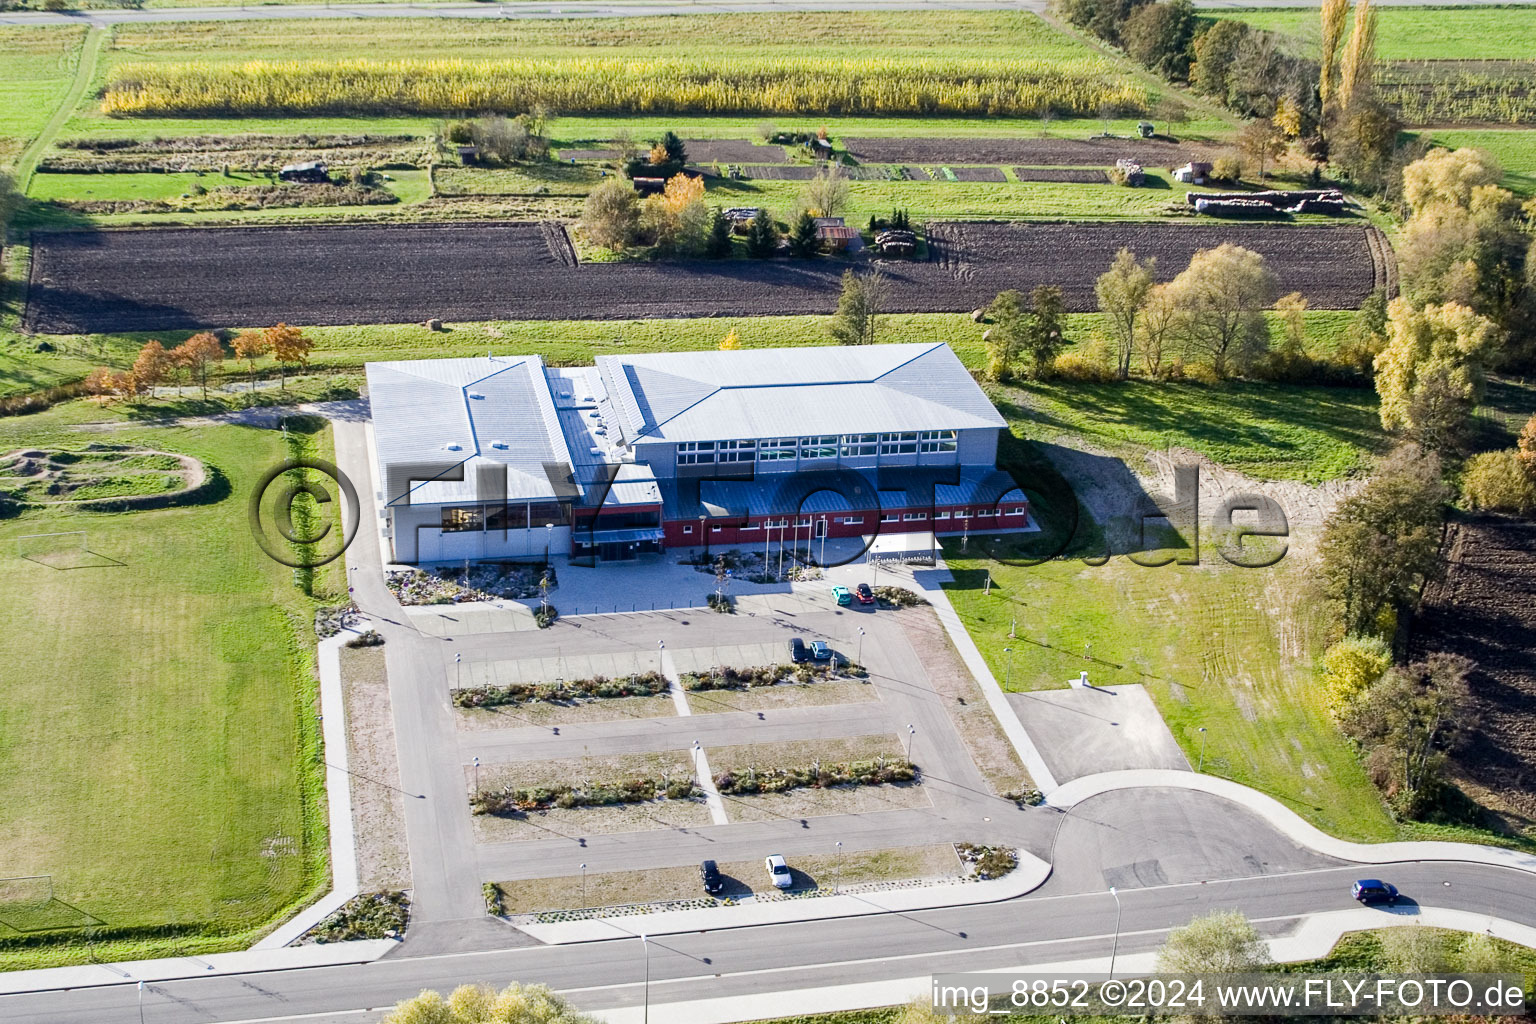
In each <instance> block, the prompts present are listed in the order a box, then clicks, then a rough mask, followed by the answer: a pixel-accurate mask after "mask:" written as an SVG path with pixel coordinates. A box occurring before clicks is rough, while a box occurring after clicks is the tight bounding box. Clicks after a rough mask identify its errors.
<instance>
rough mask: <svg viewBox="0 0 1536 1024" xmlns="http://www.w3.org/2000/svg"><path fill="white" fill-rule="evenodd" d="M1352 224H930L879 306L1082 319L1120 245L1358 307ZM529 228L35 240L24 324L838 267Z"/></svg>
mask: <svg viewBox="0 0 1536 1024" xmlns="http://www.w3.org/2000/svg"><path fill="white" fill-rule="evenodd" d="M1366 231H1367V229H1364V228H1360V227H1352V226H1351V227H1322V226H1317V227H1312V226H1307V227H1281V226H1261V225H1223V224H1156V223H1146V224H1135V223H1121V224H991V223H987V224H978V223H963V224H962V223H950V224H935V225H931V226H930V238H929V247H930V250H931V251H932V253H933V255H934V258H933V259H930V260H928V261H922V262H912V263H907V262H893V263H886V264H883V269H884V270H885V272H886V273H887V274H888V275H889V276H890V278H891V284H892V302H891V305H892V310H893V311H901V312H950V311H963V310H969V309H972V308H975V307H977V306H981V305H985V304H986V303H987V302H989V301H990V300H991V299H992V297H993V296H995V295H996V294H997V293H998V292H999V291H1002V290H1004V289H1007V288H1020V289H1028V288H1030V287H1033V286H1034V285H1036V284H1060V285H1062V286H1063V287H1064V288H1065V290H1066V293H1067V301H1068V304H1069V306H1070V307H1071V308H1072V309H1077V310H1083V309H1091V308H1093V302H1094V299H1093V282H1094V279H1095V278H1096V277H1097V276H1098V275H1099V274H1100V273H1102V272H1103V270H1104V268H1105V267H1106V266H1107V265H1108V264H1109V261H1110V259H1111V258H1112V256H1113V254H1114V252H1115V251H1116V250H1117V249H1118V248H1120V247H1121V246H1130V247H1131V248H1132V249H1134V250H1135V251H1136V252H1137V253H1138V255H1141V256H1143V257H1145V256H1156V257H1158V267H1159V269H1160V270H1161V271H1163V272H1164V273H1165V274H1167V275H1169V276H1171V275H1172V274H1174V273H1176V272H1177V271H1178V270H1179V269H1180V268H1182V267H1183V265H1184V264H1185V263H1186V262H1187V261H1188V259H1189V257H1190V256H1191V255H1192V254H1193V253H1194V251H1195V250H1196V249H1199V248H1203V247H1209V246H1214V245H1218V244H1220V243H1221V242H1223V241H1232V242H1237V243H1239V244H1242V245H1245V246H1248V247H1250V248H1253V249H1255V250H1257V251H1259V252H1261V253H1263V254H1264V256H1265V257H1266V258H1268V259H1269V260H1270V262H1271V265H1272V266H1273V267H1274V268H1275V270H1276V272H1277V273H1278V274H1279V277H1280V286H1281V289H1282V291H1290V290H1292V289H1296V290H1300V291H1301V292H1302V293H1303V294H1305V295H1306V296H1307V298H1308V299H1309V300H1310V301H1311V303H1312V305H1313V307H1314V308H1319V309H1330V308H1332V309H1345V308H1352V307H1355V306H1358V305H1359V303H1360V301H1361V299H1363V298H1364V297H1365V295H1366V294H1367V293H1368V292H1369V291H1370V289H1371V286H1372V283H1373V281H1374V279H1375V271H1374V268H1373V260H1372V251H1371V249H1370V248H1369V246H1368V245H1367V242H1366ZM563 234H564V232H563V230H561V229H559V228H558V227H557V226H554V225H550V226H549V229H548V230H546V229H545V228H543V227H541V226H540V225H539V224H537V223H512V224H430V225H427V224H422V225H402V226H380V225H370V226H347V227H290V228H230V229H190V230H188V229H162V230H134V231H106V232H65V233H56V234H45V233H39V234H37V235H35V236H34V238H33V250H32V253H33V259H32V280H31V286H30V289H29V294H28V304H27V311H26V325H27V327H28V329H30V330H33V331H38V332H44V333H70V332H101V331H147V330H170V329H176V328H193V327H226V326H231V325H247V324H263V323H271V322H274V321H276V320H279V319H285V320H288V321H290V322H293V323H300V324H349V323H408V322H412V321H421V320H426V319H428V318H430V317H440V318H443V319H446V320H461V321H472V320H500V319H512V320H516V319H529V320H565V319H570V318H572V317H580V318H584V319H605V318H617V317H626V318H631V317H632V318H643V317H678V316H713V315H732V316H752V315H762V314H782V313H786V312H796V313H830V312H831V311H832V310H833V309H834V308H835V307H836V305H837V295H838V290H839V279H840V277H841V275H842V272H843V270H844V269H845V268H846V267H847V265H848V264H847V263H846V262H845V261H841V260H818V261H815V262H805V261H800V260H788V259H777V260H767V261H757V260H726V261H720V262H679V263H664V262H657V263H610V264H592V265H582V266H581V267H579V268H577V269H575V270H574V271H573V270H572V269H571V268H570V267H569V266H568V265H567V264H566V262H565V261H566V260H567V259H568V256H567V254H566V251H565V250H564V247H563V246H554V245H552V241H551V240H552V239H556V238H561V237H563Z"/></svg>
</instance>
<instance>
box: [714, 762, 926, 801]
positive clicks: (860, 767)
mask: <svg viewBox="0 0 1536 1024" xmlns="http://www.w3.org/2000/svg"><path fill="white" fill-rule="evenodd" d="M916 780H917V766H916V765H914V764H912V763H911V762H910V761H886V760H879V761H838V762H826V763H821V762H817V763H814V764H801V765H791V766H788V767H783V768H761V769H757V768H754V769H749V770H748V771H745V772H742V773H739V774H738V773H736V772H722V773H721V774H720V775H718V776H716V778H715V788H717V789H718V790H720V792H721V793H722V794H726V795H729V796H744V795H751V794H753V793H783V792H785V791H786V790H791V789H827V788H829V787H832V786H884V785H889V784H891V783H896V782H914V781H916Z"/></svg>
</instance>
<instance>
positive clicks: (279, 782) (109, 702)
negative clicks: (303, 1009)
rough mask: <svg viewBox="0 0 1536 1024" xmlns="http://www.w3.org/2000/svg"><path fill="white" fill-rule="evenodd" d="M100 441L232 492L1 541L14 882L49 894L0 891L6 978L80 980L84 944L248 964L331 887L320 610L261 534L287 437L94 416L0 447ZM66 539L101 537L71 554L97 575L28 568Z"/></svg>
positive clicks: (65, 519)
mask: <svg viewBox="0 0 1536 1024" xmlns="http://www.w3.org/2000/svg"><path fill="white" fill-rule="evenodd" d="M76 419H97V420H100V419H107V420H117V421H118V423H119V424H120V425H124V429H121V430H114V431H109V432H108V433H106V434H103V432H101V431H99V430H98V431H81V430H76V429H75V428H74V427H72V426H71V425H70V421H71V420H76ZM103 440H106V441H110V442H111V443H129V444H142V445H144V446H146V447H150V448H154V449H157V450H164V451H173V452H182V453H186V454H189V455H193V456H195V457H197V458H198V459H201V460H202V461H203V462H204V463H205V464H207V465H209V466H211V467H213V468H215V469H216V470H217V471H219V472H220V473H222V474H224V475H225V478H226V479H227V480H228V483H229V488H228V491H229V493H228V494H227V495H225V496H224V497H222V498H221V499H220V500H218V501H216V502H213V503H211V504H204V505H195V506H190V507H183V508H170V509H165V510H160V511H142V512H131V513H85V512H71V511H66V510H63V509H58V508H51V509H46V510H32V511H28V512H27V513H25V514H23V515H22V516H20V517H19V518H12V519H8V520H5V521H4V522H0V575H3V578H4V580H5V586H4V590H5V600H4V601H3V602H0V791H3V792H5V794H6V799H5V800H4V801H0V865H3V866H4V871H3V874H4V875H5V876H7V877H14V876H23V875H26V876H48V877H49V881H50V883H51V890H52V894H53V902H52V903H50V904H48V905H46V906H38V905H36V903H35V902H34V901H33V899H32V896H33V895H34V894H35V893H36V890H37V887H36V886H35V885H30V886H20V887H15V886H13V887H7V886H5V885H4V884H3V883H0V895H3V896H4V897H5V898H0V970H3V969H16V968H25V967H37V966H51V965H54V964H59V963H68V962H84V961H85V959H86V958H87V957H88V956H89V955H91V954H90V953H89V951H88V949H87V948H86V947H84V946H81V945H70V944H68V943H70V942H75V943H78V942H79V941H80V940H82V939H86V938H90V939H93V940H94V942H95V944H96V949H95V953H94V955H95V957H96V958H98V959H104V960H112V959H134V958H136V957H138V956H148V955H170V954H173V953H200V952H211V951H217V950H223V949H228V948H239V947H241V946H243V945H247V944H249V943H250V942H251V941H253V939H254V937H255V934H256V932H257V930H259V929H261V928H262V927H263V926H265V925H268V924H270V923H273V921H274V919H275V918H276V917H278V916H281V915H283V913H284V912H285V911H289V912H291V911H292V910H295V909H297V907H298V906H299V905H302V904H303V903H305V902H307V901H308V900H309V899H311V898H313V897H314V896H316V895H317V894H318V893H319V892H320V891H323V888H324V881H325V878H326V872H325V831H324V795H323V792H322V791H321V787H320V778H321V776H320V761H319V752H318V749H317V747H316V722H315V709H314V707H313V700H314V683H313V681H312V679H313V676H312V672H313V669H312V660H313V657H312V650H313V647H312V643H313V641H312V636H311V637H306V636H305V635H304V634H305V632H306V631H307V630H308V629H309V628H310V627H309V622H310V619H311V618H312V616H313V611H312V609H313V607H314V602H312V601H310V600H309V599H307V598H305V597H304V596H303V595H302V594H301V593H300V592H299V591H298V590H297V589H296V588H295V587H294V585H293V579H292V573H291V571H290V570H289V569H287V568H285V567H283V566H280V565H278V564H276V563H274V562H272V561H270V560H269V559H267V557H266V556H265V555H264V554H262V552H261V551H260V550H259V549H258V548H257V546H256V545H255V544H254V542H252V541H251V540H250V538H249V534H248V532H247V526H246V522H245V501H246V498H247V496H248V489H249V487H250V486H251V485H252V484H253V482H254V480H255V478H256V477H257V476H258V475H259V474H260V473H261V472H262V471H263V470H264V469H265V468H266V467H268V466H270V465H272V464H274V463H276V462H277V461H279V460H280V459H282V457H283V452H284V445H283V442H282V437H281V435H280V434H278V433H277V432H275V431H271V430H257V429H252V428H246V427H237V426H221V427H211V428H210V427H203V428H198V429H191V428H161V429H151V428H143V427H134V426H131V425H125V424H124V421H123V420H122V419H120V418H119V417H118V416H115V415H114V414H113V413H110V412H108V413H106V414H105V415H104V414H103V412H102V411H101V410H98V409H95V408H94V407H90V406H79V405H75V406H64V407H59V408H56V409H54V410H52V411H50V412H48V413H46V414H42V415H40V416H32V417H26V418H23V419H16V420H11V421H8V424H7V425H6V426H4V427H3V429H0V449H5V450H6V451H11V450H14V449H16V448H18V447H29V448H41V447H48V448H52V447H61V448H80V447H83V446H85V445H86V444H89V443H91V442H93V441H97V442H99V441H103ZM58 531H85V534H86V541H87V546H88V548H89V550H90V552H92V554H90V555H88V556H84V557H77V556H74V555H70V556H63V555H61V556H59V558H61V559H62V558H65V557H67V558H68V561H66V562H64V563H63V564H81V565H82V566H83V567H81V568H71V569H59V568H53V567H50V566H49V565H44V564H40V563H39V562H36V561H31V560H28V559H25V558H22V557H20V555H19V554H18V552H19V550H21V549H22V548H23V547H25V549H26V550H28V551H39V550H41V549H43V548H45V547H47V546H48V545H49V544H51V543H60V542H46V541H20V540H18V538H21V537H23V536H26V535H32V534H40V533H52V532H58ZM70 543H73V541H72V540H71V541H70ZM61 546H62V543H61ZM119 563H120V564H119ZM61 939H62V940H63V941H64V943H65V944H60V941H59V940H61Z"/></svg>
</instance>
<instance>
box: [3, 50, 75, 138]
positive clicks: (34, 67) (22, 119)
mask: <svg viewBox="0 0 1536 1024" xmlns="http://www.w3.org/2000/svg"><path fill="white" fill-rule="evenodd" d="M84 40H85V29H83V28H75V27H73V26H48V27H41V28H10V27H3V28H0V167H6V166H8V165H10V164H11V163H12V162H13V161H15V159H16V157H17V156H19V155H20V154H21V150H22V148H23V147H24V146H25V145H26V144H27V142H28V141H30V140H31V139H32V138H33V136H35V135H37V133H38V132H40V131H42V129H43V126H44V125H46V124H47V123H48V119H49V118H50V117H51V116H52V115H53V112H54V109H55V108H56V107H58V105H59V103H61V102H62V101H63V100H64V97H65V94H66V93H68V92H69V86H70V82H71V81H73V79H74V75H75V62H76V60H78V58H79V56H80V44H81V43H82V42H83V41H84Z"/></svg>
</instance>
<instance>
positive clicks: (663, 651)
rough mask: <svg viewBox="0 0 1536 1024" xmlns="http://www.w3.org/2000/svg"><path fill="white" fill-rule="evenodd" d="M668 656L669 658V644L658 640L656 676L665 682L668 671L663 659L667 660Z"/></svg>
mask: <svg viewBox="0 0 1536 1024" xmlns="http://www.w3.org/2000/svg"><path fill="white" fill-rule="evenodd" d="M666 656H667V642H666V641H665V640H657V641H656V674H657V675H659V676H661V678H662V680H663V681H665V680H666V678H667V669H666V666H665V665H664V664H663V663H662V662H663V659H664V658H666Z"/></svg>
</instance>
